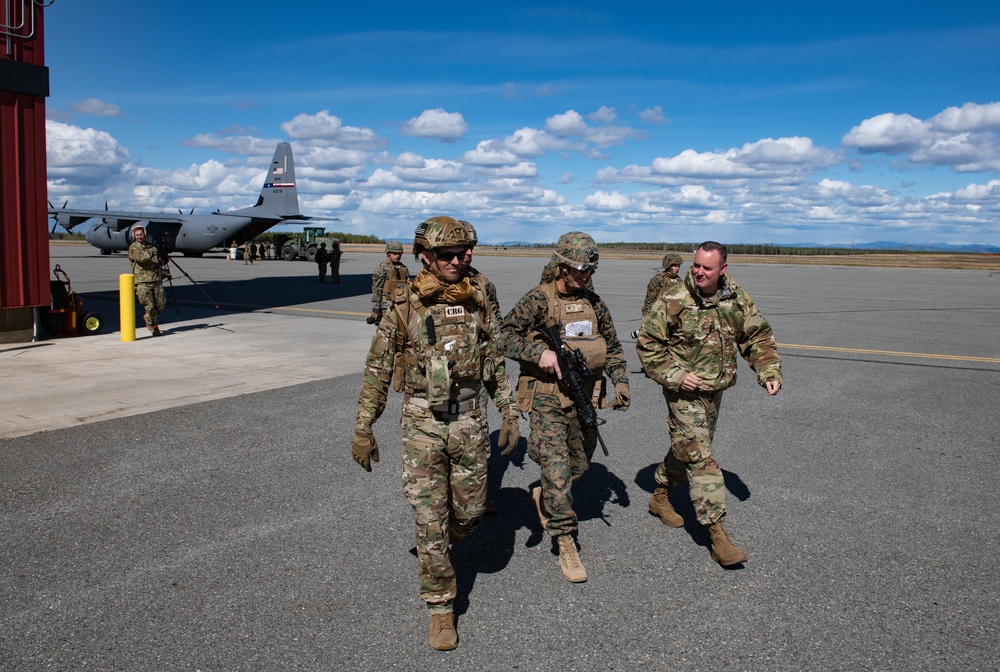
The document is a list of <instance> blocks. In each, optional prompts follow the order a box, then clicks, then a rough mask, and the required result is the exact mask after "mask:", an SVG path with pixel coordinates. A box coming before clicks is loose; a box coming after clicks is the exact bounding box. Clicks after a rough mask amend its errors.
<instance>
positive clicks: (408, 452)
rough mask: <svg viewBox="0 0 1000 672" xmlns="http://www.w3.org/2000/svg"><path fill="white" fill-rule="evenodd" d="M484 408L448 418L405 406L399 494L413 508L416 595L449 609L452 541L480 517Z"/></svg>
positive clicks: (486, 441) (437, 608)
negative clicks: (417, 577)
mask: <svg viewBox="0 0 1000 672" xmlns="http://www.w3.org/2000/svg"><path fill="white" fill-rule="evenodd" d="M485 411H486V409H485V408H482V407H480V408H477V409H474V410H472V411H469V412H467V413H461V414H459V415H458V416H455V419H454V420H452V421H450V422H448V421H445V420H444V419H441V418H447V417H450V416H436V415H435V414H434V413H433V412H431V411H429V410H427V409H423V408H419V407H417V406H413V405H412V404H404V405H403V419H402V432H403V492H404V493H405V494H406V499H407V501H409V502H410V505H411V506H412V507H413V515H414V521H415V523H416V533H417V559H418V562H419V566H420V597H421V598H422V599H423V600H424V602H426V603H427V606H428V607H429V608H430V609H431V611H435V612H447V611H451V609H452V601H453V600H454V599H455V594H456V592H457V582H456V580H455V568H454V567H453V566H452V564H451V549H450V547H449V545H450V544H451V543H454V542H457V541H461V540H462V539H464V538H465V537H466V536H468V534H469V533H470V532H472V530H473V529H475V527H476V525H478V524H479V519H480V518H481V517H482V515H483V509H484V507H485V503H486V463H487V460H488V459H489V445H490V442H489V435H488V434H487V433H486V430H485V427H486V421H485V415H486V413H485Z"/></svg>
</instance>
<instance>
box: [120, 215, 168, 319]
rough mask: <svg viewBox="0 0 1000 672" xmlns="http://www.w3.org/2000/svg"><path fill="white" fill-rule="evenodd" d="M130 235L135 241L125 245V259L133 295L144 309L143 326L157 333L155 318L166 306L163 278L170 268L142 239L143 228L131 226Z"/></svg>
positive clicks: (166, 275)
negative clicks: (126, 255)
mask: <svg viewBox="0 0 1000 672" xmlns="http://www.w3.org/2000/svg"><path fill="white" fill-rule="evenodd" d="M132 236H133V237H134V238H135V242H134V243H132V244H131V245H129V246H128V260H129V261H130V262H131V263H132V275H133V276H135V296H136V298H138V299H139V303H141V304H142V306H143V308H145V309H146V314H145V315H144V316H143V318H144V319H145V321H146V328H147V329H149V331H150V333H152V334H153V336H159V335H160V327H159V325H158V324H157V322H156V321H157V318H158V317H159V316H160V313H162V312H163V309H164V308H165V307H166V305H167V295H166V293H165V292H164V291H163V278H165V277H169V276H170V268H169V267H168V266H167V262H166V260H165V259H162V258H161V257H160V251H159V250H157V249H156V246H155V245H151V244H149V243H148V242H147V241H146V229H145V228H144V227H142V226H134V227H132Z"/></svg>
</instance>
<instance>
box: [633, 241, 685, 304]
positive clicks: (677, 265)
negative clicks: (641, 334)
mask: <svg viewBox="0 0 1000 672" xmlns="http://www.w3.org/2000/svg"><path fill="white" fill-rule="evenodd" d="M683 264H684V260H683V259H682V258H681V255H679V254H677V253H676V252H671V253H669V254H665V255H663V270H662V271H660V272H659V273H657V274H656V275H654V276H653V277H652V278H650V279H649V284H648V285H646V300H645V301H643V303H642V316H643V317H646V315H647V314H648V313H649V308H650V306H652V305H653V301H656V297H658V296H659V295H660V294H661V293H662V292H663V291H664V290H665V289H667V288H669V287H670V286H671V285H673V284H674V283H675V282H677V281H678V274H679V273H680V270H681V266H682V265H683Z"/></svg>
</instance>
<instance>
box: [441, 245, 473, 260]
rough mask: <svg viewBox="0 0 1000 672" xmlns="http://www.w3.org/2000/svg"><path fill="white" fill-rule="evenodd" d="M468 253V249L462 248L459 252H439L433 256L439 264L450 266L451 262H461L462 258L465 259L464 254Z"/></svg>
mask: <svg viewBox="0 0 1000 672" xmlns="http://www.w3.org/2000/svg"><path fill="white" fill-rule="evenodd" d="M468 251H469V248H468V247H464V248H462V251H461V252H445V251H444V250H441V251H440V252H435V253H434V256H435V257H436V258H437V260H438V261H440V262H441V263H444V264H450V263H451V262H453V261H455V260H456V259H458V260H459V261H461V260H462V258H464V257H465V254H466V252H468Z"/></svg>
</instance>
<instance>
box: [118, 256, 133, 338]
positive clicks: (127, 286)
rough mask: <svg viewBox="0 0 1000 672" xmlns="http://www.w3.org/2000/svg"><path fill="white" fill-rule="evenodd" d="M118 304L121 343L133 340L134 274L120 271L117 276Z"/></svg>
mask: <svg viewBox="0 0 1000 672" xmlns="http://www.w3.org/2000/svg"><path fill="white" fill-rule="evenodd" d="M118 305H119V309H118V310H119V312H120V313H121V322H122V343H129V342H131V341H134V340H135V276H134V275H132V274H131V273H122V274H121V275H119V276H118Z"/></svg>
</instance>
